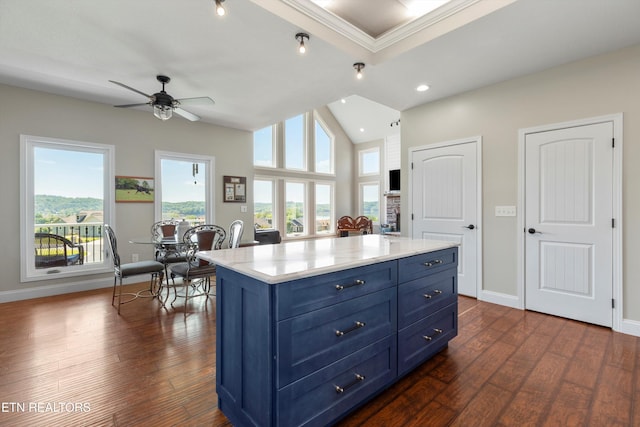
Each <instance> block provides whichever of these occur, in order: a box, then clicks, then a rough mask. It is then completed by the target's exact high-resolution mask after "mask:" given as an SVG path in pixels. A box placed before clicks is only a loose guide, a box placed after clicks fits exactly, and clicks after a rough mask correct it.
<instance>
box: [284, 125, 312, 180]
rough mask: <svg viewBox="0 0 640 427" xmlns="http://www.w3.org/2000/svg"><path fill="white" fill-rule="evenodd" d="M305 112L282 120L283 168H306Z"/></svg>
mask: <svg viewBox="0 0 640 427" xmlns="http://www.w3.org/2000/svg"><path fill="white" fill-rule="evenodd" d="M305 116H306V115H305V114H300V115H299V116H295V117H292V118H290V119H288V120H286V121H285V122H284V154H285V168H286V169H294V170H306V169H307V168H306V165H307V163H306V155H307V150H306V140H307V138H306V132H305V126H304V123H305V120H304V118H305Z"/></svg>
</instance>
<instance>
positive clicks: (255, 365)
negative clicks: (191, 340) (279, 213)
mask: <svg viewBox="0 0 640 427" xmlns="http://www.w3.org/2000/svg"><path fill="white" fill-rule="evenodd" d="M200 257H201V258H203V259H205V260H208V261H211V262H214V263H216V264H217V273H216V299H217V301H216V322H217V324H216V334H217V337H216V391H217V394H218V406H219V408H220V409H221V410H222V412H223V413H224V414H225V415H226V416H227V418H229V420H230V421H231V422H232V423H233V424H234V425H235V426H298V425H309V426H311V425H318V426H320V425H327V424H331V423H332V422H335V421H336V420H338V419H340V418H342V417H344V416H345V415H346V414H347V413H349V412H350V411H351V410H353V409H354V408H356V407H357V406H359V405H361V404H363V403H364V402H366V401H367V400H369V399H371V398H372V397H373V396H374V395H375V394H377V393H379V392H380V391H382V390H384V389H385V388H387V387H389V386H390V385H391V384H393V383H394V382H395V381H397V380H398V379H399V378H400V377H402V376H403V375H405V374H407V373H408V372H410V371H411V370H413V369H414V368H415V367H417V366H418V365H420V364H422V363H423V362H424V361H426V360H427V359H429V358H430V357H432V356H433V355H434V354H435V353H437V352H438V351H440V350H442V349H443V348H445V347H446V346H447V344H448V342H449V340H450V339H452V338H453V337H455V336H456V334H457V312H458V310H457V264H458V249H457V246H456V244H455V243H452V242H444V241H430V240H412V239H409V238H403V237H391V236H383V235H364V236H355V237H346V238H327V239H316V240H305V241H295V242H287V243H284V244H280V245H263V246H253V247H247V248H238V249H229V250H219V251H209V252H205V253H201V255H200Z"/></svg>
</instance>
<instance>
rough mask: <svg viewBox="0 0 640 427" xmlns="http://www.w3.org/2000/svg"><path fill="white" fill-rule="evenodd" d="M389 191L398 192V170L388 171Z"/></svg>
mask: <svg viewBox="0 0 640 427" xmlns="http://www.w3.org/2000/svg"><path fill="white" fill-rule="evenodd" d="M389 191H400V169H393V170H390V171H389Z"/></svg>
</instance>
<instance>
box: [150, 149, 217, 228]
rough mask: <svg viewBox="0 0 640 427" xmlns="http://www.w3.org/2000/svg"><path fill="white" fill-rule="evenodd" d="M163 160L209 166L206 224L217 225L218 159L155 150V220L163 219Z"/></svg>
mask: <svg viewBox="0 0 640 427" xmlns="http://www.w3.org/2000/svg"><path fill="white" fill-rule="evenodd" d="M162 159H171V160H178V161H187V162H193V161H194V160H198V161H201V162H203V163H206V164H207V166H208V167H207V170H206V175H205V190H204V191H205V195H206V198H205V210H206V223H207V224H215V223H216V210H215V203H216V185H215V183H216V158H215V157H213V156H206V155H202V154H189V153H176V152H172V151H162V150H155V174H154V175H155V176H154V179H155V186H156V197H155V201H154V215H155V220H156V221H160V220H161V219H162V173H161V172H162V167H161V161H162Z"/></svg>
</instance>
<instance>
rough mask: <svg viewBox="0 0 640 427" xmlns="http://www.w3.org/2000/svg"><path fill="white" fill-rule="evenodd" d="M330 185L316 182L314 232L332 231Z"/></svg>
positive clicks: (324, 232)
mask: <svg viewBox="0 0 640 427" xmlns="http://www.w3.org/2000/svg"><path fill="white" fill-rule="evenodd" d="M332 187H333V186H332V185H329V184H316V233H318V234H329V233H333V206H332V204H331V199H332V197H331V192H332V190H333V188H332Z"/></svg>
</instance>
